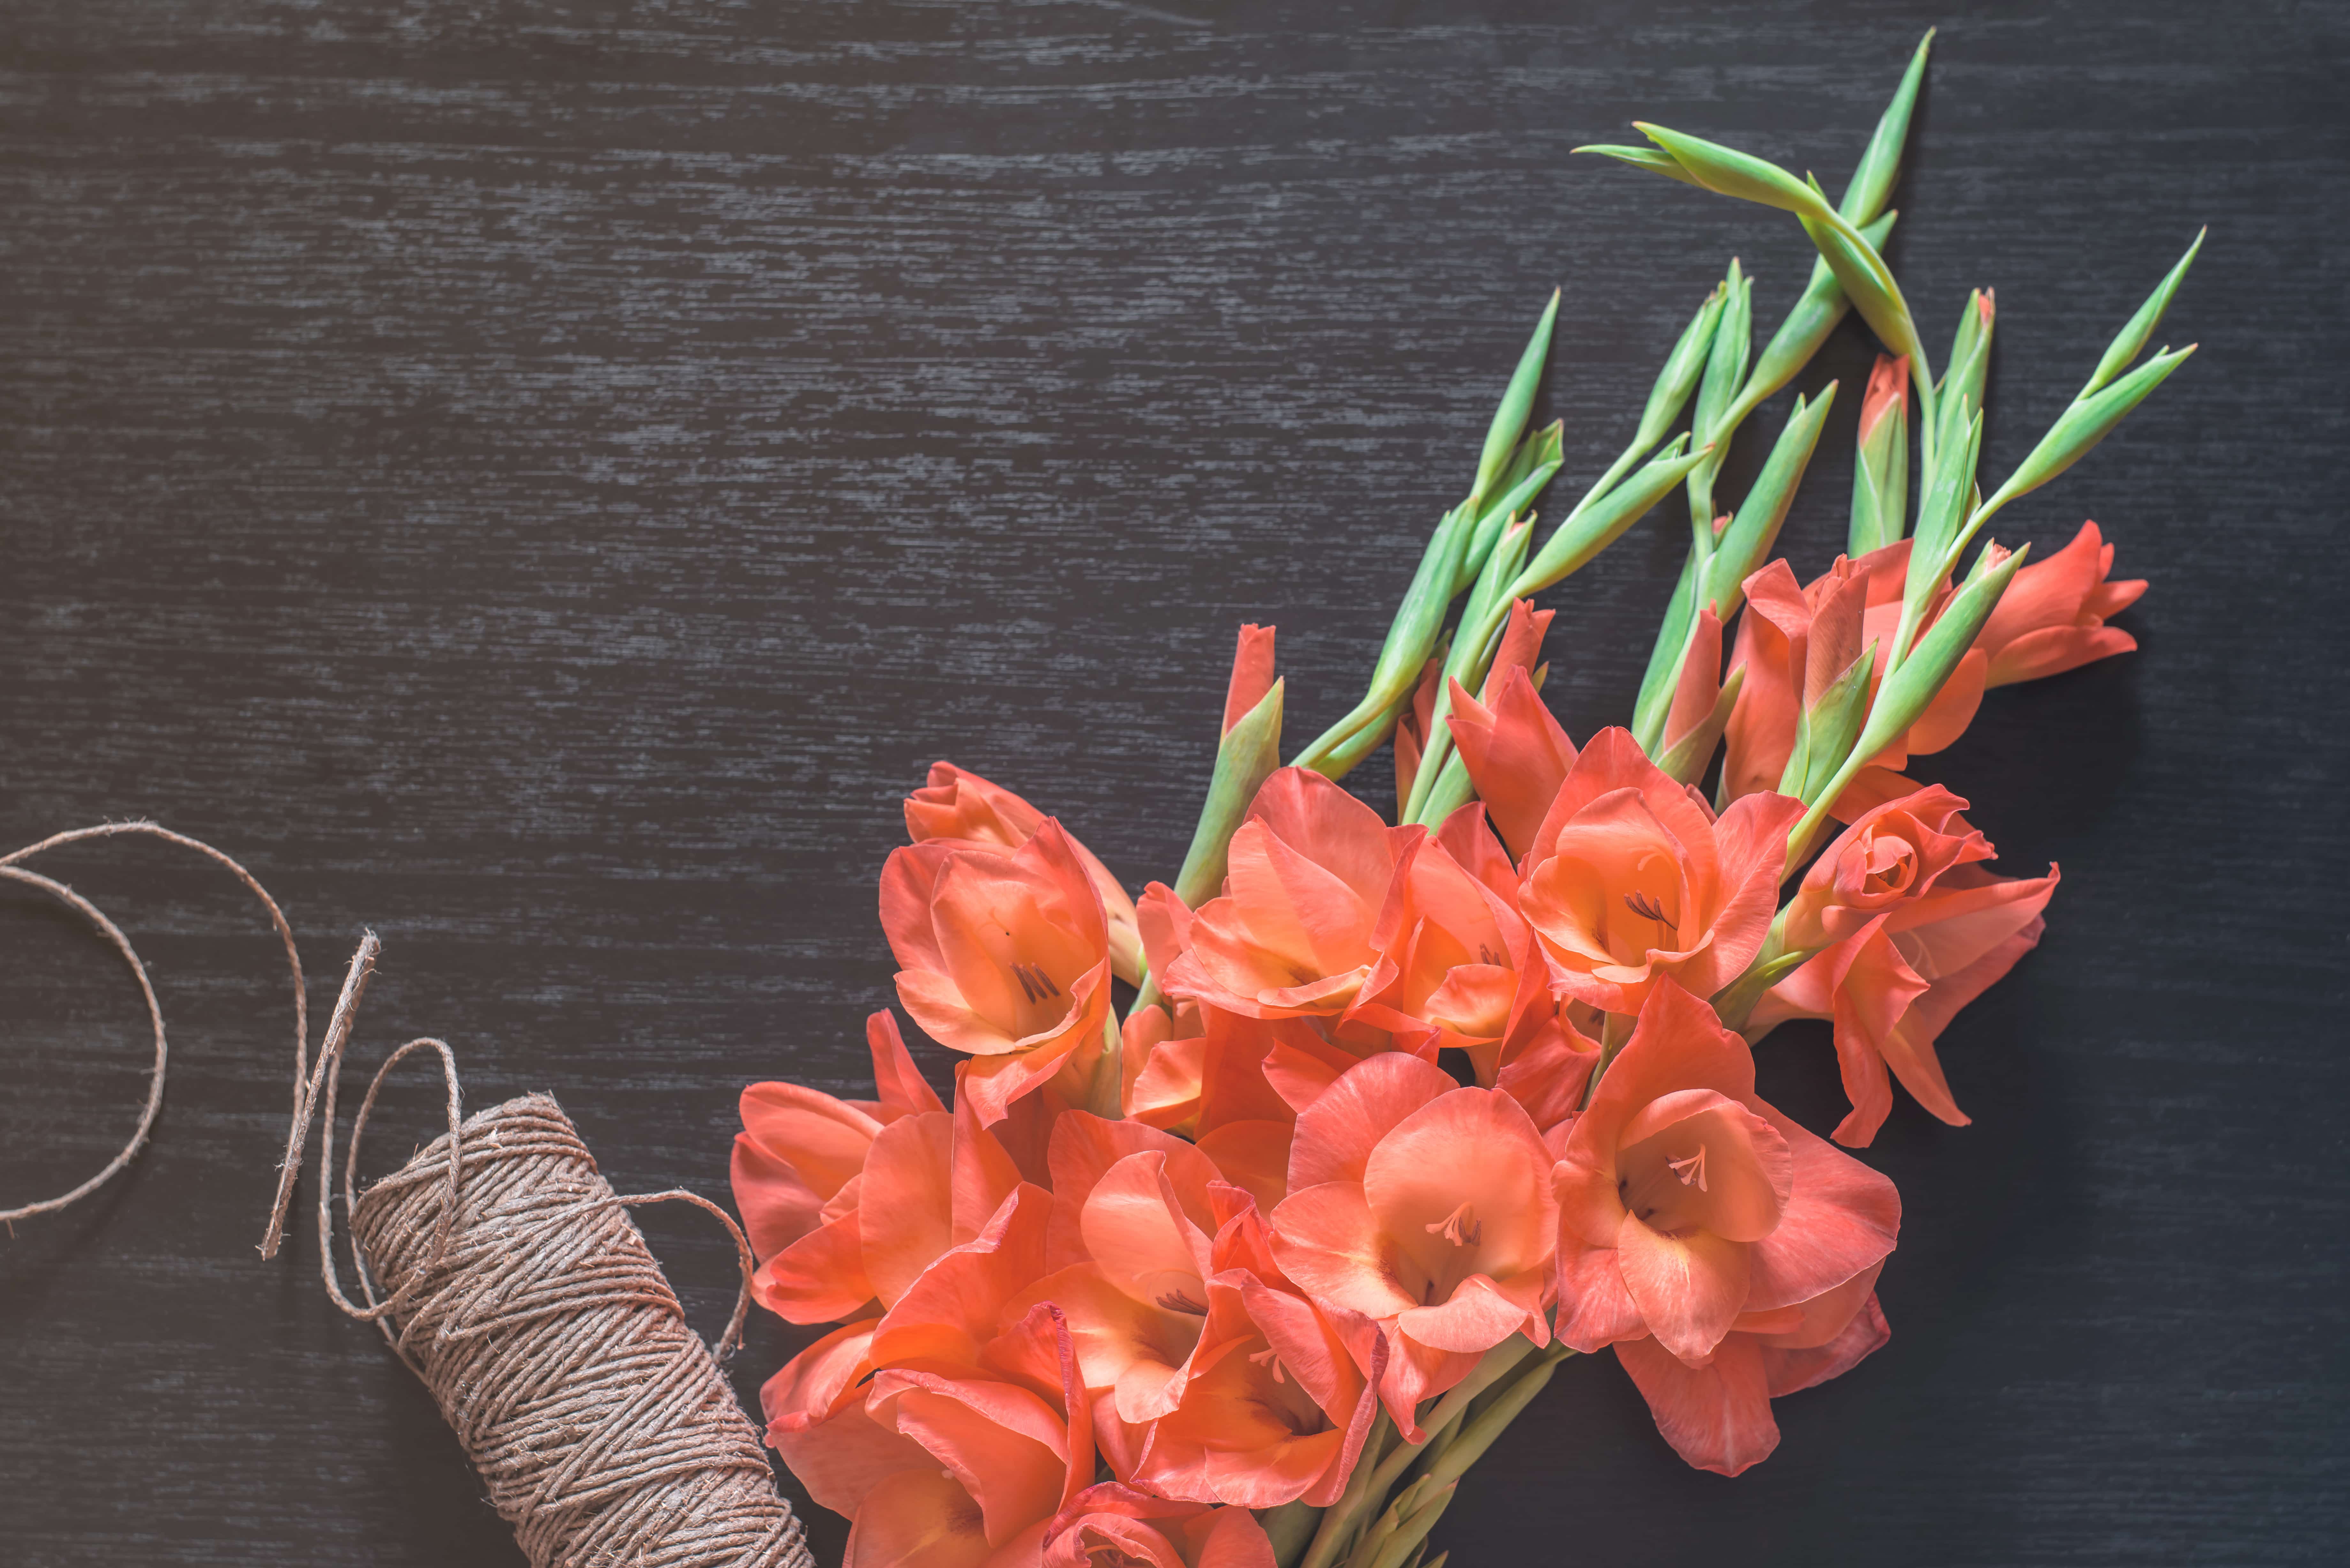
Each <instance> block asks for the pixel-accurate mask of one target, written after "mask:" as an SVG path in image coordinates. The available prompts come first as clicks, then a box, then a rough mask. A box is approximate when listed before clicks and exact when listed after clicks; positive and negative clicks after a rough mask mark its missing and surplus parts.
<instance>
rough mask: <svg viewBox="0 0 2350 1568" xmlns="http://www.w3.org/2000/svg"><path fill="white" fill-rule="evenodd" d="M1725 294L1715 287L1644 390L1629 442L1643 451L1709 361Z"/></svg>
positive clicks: (1661, 433) (1668, 423)
mask: <svg viewBox="0 0 2350 1568" xmlns="http://www.w3.org/2000/svg"><path fill="white" fill-rule="evenodd" d="M1732 265H1735V264H1732ZM1728 297H1729V291H1728V290H1727V289H1725V288H1716V289H1715V290H1714V291H1713V292H1712V293H1711V294H1710V295H1708V296H1706V298H1705V303H1704V304H1703V305H1700V306H1698V307H1697V314H1696V315H1695V316H1694V317H1690V324H1689V325H1688V326H1687V327H1683V328H1681V335H1680V339H1679V341H1678V342H1676V343H1675V344H1674V345H1673V351H1672V352H1671V353H1670V354H1668V355H1666V356H1665V368H1664V369H1662V370H1659V372H1657V384H1656V385H1655V386H1654V387H1652V388H1650V389H1648V407H1647V408H1645V409H1643V410H1640V429H1639V432H1638V434H1637V435H1635V436H1634V437H1633V438H1632V444H1633V445H1635V446H1637V447H1639V448H1641V449H1642V450H1644V451H1645V450H1646V449H1648V448H1649V447H1652V446H1654V445H1656V444H1657V443H1658V442H1659V441H1662V440H1664V439H1665V432H1666V431H1669V430H1670V429H1672V427H1673V421H1675V420H1677V419H1679V418H1680V417H1681V410H1682V409H1683V408H1684V407H1686V406H1687V405H1688V403H1689V400H1690V392H1691V391H1692V390H1693V389H1695V388H1696V386H1697V380H1698V377H1699V376H1700V374H1702V373H1703V372H1704V370H1705V369H1706V367H1707V366H1708V365H1709V364H1711V361H1712V348H1713V338H1714V330H1715V327H1716V326H1717V324H1718V323H1719V322H1720V321H1721V317H1722V310H1723V306H1724V305H1725V303H1726V301H1727V299H1728Z"/></svg>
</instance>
